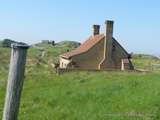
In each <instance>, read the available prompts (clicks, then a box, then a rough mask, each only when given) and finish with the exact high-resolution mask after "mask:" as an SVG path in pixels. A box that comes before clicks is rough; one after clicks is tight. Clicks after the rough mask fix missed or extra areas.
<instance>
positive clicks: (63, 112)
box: [0, 45, 160, 120]
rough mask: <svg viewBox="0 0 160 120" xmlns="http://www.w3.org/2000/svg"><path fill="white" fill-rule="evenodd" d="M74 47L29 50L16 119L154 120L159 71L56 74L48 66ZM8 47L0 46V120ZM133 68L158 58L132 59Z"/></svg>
mask: <svg viewBox="0 0 160 120" xmlns="http://www.w3.org/2000/svg"><path fill="white" fill-rule="evenodd" d="M68 49H69V50H71V49H73V48H71V47H69V46H67V47H60V46H51V45H46V46H45V47H43V48H41V47H40V48H39V47H38V48H36V47H35V48H31V49H29V51H28V58H27V65H26V79H25V82H24V89H23V93H22V99H21V106H20V114H19V119H20V120H52V119H54V120H101V119H104V120H131V119H132V120H146V119H148V120H159V119H160V114H159V113H160V104H159V101H160V97H159V94H160V91H159V86H160V80H159V78H160V74H159V73H160V72H158V71H154V72H150V73H136V72H88V71H83V72H70V73H66V74H64V75H60V76H58V75H57V74H56V73H55V72H54V70H53V68H52V67H51V65H50V64H51V63H53V62H56V61H58V56H59V55H60V54H61V53H63V52H66V51H67V50H68ZM9 59H10V49H9V48H0V66H1V67H0V118H1V117H2V111H3V104H4V97H5V89H6V80H7V74H8V65H9ZM133 62H134V63H135V64H136V67H138V68H146V69H150V66H148V63H149V62H151V63H160V61H159V60H158V59H156V60H155V59H148V58H142V57H135V58H134V59H133Z"/></svg>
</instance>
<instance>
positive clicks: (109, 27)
mask: <svg viewBox="0 0 160 120" xmlns="http://www.w3.org/2000/svg"><path fill="white" fill-rule="evenodd" d="M105 24H106V38H105V44H104V45H105V46H104V47H105V57H106V58H107V59H109V60H111V56H112V42H113V41H112V37H113V24H114V22H113V21H110V20H106V21H105Z"/></svg>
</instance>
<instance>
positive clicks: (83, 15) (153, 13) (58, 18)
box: [0, 0, 160, 55]
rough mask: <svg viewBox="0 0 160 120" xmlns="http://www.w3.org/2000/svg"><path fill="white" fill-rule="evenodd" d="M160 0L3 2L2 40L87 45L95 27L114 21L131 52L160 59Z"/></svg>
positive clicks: (0, 5) (0, 16) (0, 18)
mask: <svg viewBox="0 0 160 120" xmlns="http://www.w3.org/2000/svg"><path fill="white" fill-rule="evenodd" d="M159 6H160V1H159V0H0V39H4V38H10V39H13V40H17V41H23V42H27V43H35V42H39V41H40V40H43V39H49V40H55V41H62V40H75V41H80V42H84V41H85V40H86V39H87V38H88V37H89V36H90V35H91V34H92V25H93V24H100V25H101V32H104V27H105V26H104V21H105V20H106V19H110V20H114V21H115V24H114V37H115V38H116V39H117V40H118V41H119V42H120V44H122V45H123V46H124V48H126V49H127V50H128V51H129V52H134V53H149V54H157V55H160V47H159V46H160V30H159V29H160V7H159Z"/></svg>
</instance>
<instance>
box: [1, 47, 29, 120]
mask: <svg viewBox="0 0 160 120" xmlns="http://www.w3.org/2000/svg"><path fill="white" fill-rule="evenodd" d="M11 47H12V52H11V60H10V69H9V75H8V84H7V91H6V98H5V105H4V111H3V120H17V118H18V112H19V104H20V97H21V91H22V88H23V81H24V71H25V63H26V55H27V49H28V48H29V46H28V45H22V44H12V46H11Z"/></svg>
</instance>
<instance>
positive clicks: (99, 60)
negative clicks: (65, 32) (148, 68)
mask: <svg viewBox="0 0 160 120" xmlns="http://www.w3.org/2000/svg"><path fill="white" fill-rule="evenodd" d="M105 24H106V32H105V34H100V32H99V31H100V25H93V35H92V36H90V37H89V39H88V40H86V41H85V42H84V43H83V44H82V45H81V46H79V47H78V48H76V49H75V50H72V51H70V52H67V53H64V54H62V55H60V66H59V67H60V68H62V69H86V70H110V69H119V70H125V69H126V70H133V69H134V67H133V64H132V62H131V60H130V59H131V55H130V54H128V53H127V51H126V50H125V49H124V48H123V47H122V46H121V45H120V44H119V43H118V42H117V40H116V39H115V38H114V37H113V24H114V22H113V21H108V20H107V21H106V22H105Z"/></svg>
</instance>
